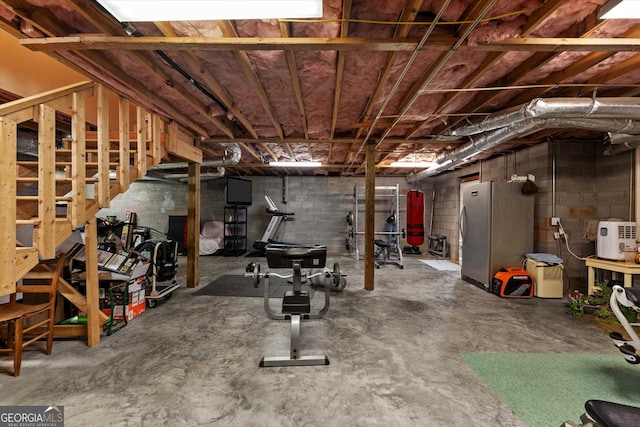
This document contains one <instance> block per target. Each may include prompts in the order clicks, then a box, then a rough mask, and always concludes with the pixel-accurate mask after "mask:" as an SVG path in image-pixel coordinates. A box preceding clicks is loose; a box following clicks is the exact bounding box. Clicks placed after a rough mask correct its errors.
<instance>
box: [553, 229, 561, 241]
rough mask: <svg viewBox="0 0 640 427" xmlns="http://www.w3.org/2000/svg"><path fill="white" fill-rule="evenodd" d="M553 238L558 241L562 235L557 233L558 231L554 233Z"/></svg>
mask: <svg viewBox="0 0 640 427" xmlns="http://www.w3.org/2000/svg"><path fill="white" fill-rule="evenodd" d="M553 238H554V239H556V240H558V239H559V238H560V233H559V232H557V231H556V232H555V233H553Z"/></svg>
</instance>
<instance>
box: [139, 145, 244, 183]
mask: <svg viewBox="0 0 640 427" xmlns="http://www.w3.org/2000/svg"><path fill="white" fill-rule="evenodd" d="M205 142H206V141H205ZM217 144H218V145H220V146H222V147H224V148H225V155H224V157H223V158H222V159H220V160H207V161H204V162H202V163H200V167H217V168H218V172H217V173H215V172H213V173H206V174H200V179H201V180H205V179H217V178H222V177H223V176H224V175H225V169H224V167H222V166H229V165H236V164H238V163H239V162H240V157H241V155H242V150H241V149H240V145H239V144H238V143H235V142H219V143H217ZM188 166H189V163H187V162H180V163H160V164H157V165H155V166H152V167H150V168H149V170H152V171H155V170H168V169H181V168H184V169H186V168H187V167H188ZM187 177H188V174H165V175H164V176H163V178H164V179H173V180H175V179H177V180H179V181H182V180H184V179H185V178H187Z"/></svg>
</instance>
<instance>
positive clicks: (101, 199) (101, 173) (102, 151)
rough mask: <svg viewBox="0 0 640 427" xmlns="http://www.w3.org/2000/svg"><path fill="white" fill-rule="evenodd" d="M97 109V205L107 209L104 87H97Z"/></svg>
mask: <svg viewBox="0 0 640 427" xmlns="http://www.w3.org/2000/svg"><path fill="white" fill-rule="evenodd" d="M96 98H97V108H98V184H97V185H96V186H97V189H98V203H99V206H100V207H101V208H108V207H109V205H110V203H111V192H110V184H111V183H110V178H109V92H108V91H107V88H106V87H104V85H101V84H100V85H98V87H97V93H96Z"/></svg>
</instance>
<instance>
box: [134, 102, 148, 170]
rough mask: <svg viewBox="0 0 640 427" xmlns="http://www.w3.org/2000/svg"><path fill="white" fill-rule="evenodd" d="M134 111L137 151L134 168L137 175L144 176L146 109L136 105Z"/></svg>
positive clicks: (145, 165)
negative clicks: (136, 170)
mask: <svg viewBox="0 0 640 427" xmlns="http://www.w3.org/2000/svg"><path fill="white" fill-rule="evenodd" d="M136 113H137V115H136V132H137V138H136V145H137V146H136V151H137V153H138V158H137V162H136V168H137V169H138V176H145V175H146V174H147V125H146V111H145V109H144V108H142V107H140V106H137V107H136ZM149 125H151V123H149Z"/></svg>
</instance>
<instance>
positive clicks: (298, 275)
mask: <svg viewBox="0 0 640 427" xmlns="http://www.w3.org/2000/svg"><path fill="white" fill-rule="evenodd" d="M265 250H266V256H267V263H268V265H269V268H291V269H292V270H293V272H292V273H291V274H278V273H273V272H269V271H268V272H265V273H262V272H261V271H260V264H256V263H251V264H249V265H248V266H247V271H246V275H247V276H249V277H252V278H253V285H254V286H255V287H258V286H259V285H260V281H261V280H262V279H264V311H265V312H266V314H267V317H268V318H269V319H274V320H287V319H288V320H290V321H291V342H290V351H289V357H286V356H265V357H263V358H262V359H261V360H260V367H261V368H263V367H271V366H316V365H328V364H329V358H328V357H327V356H325V355H313V356H303V355H301V354H300V326H301V322H302V319H319V318H321V317H323V316H324V315H325V314H326V313H327V311H329V302H330V293H331V287H332V282H333V285H334V286H339V284H340V281H341V275H340V266H339V264H338V263H335V264H334V267H333V270H332V271H324V270H322V271H319V272H317V273H315V274H309V275H307V276H306V278H307V279H312V278H313V277H316V276H320V275H323V276H324V277H325V286H324V305H323V306H322V308H320V309H319V310H316V311H312V310H311V298H310V296H309V292H308V291H306V290H303V289H302V281H303V274H302V269H303V268H319V269H323V268H324V267H325V265H326V259H327V247H326V246H323V245H294V246H291V245H278V244H271V245H268V246H267V247H266V249H265ZM272 276H273V277H278V278H281V279H292V290H287V291H285V294H284V297H283V299H282V310H281V311H279V312H278V311H275V310H274V309H272V308H271V305H270V304H269V279H270V278H271V277H272Z"/></svg>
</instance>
